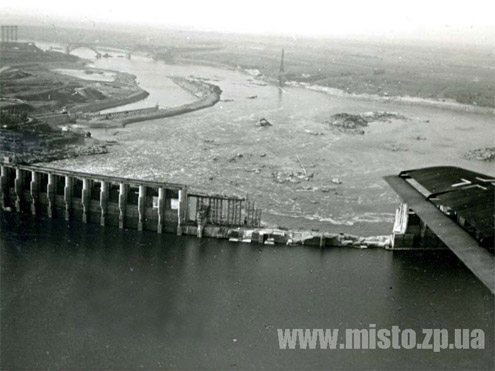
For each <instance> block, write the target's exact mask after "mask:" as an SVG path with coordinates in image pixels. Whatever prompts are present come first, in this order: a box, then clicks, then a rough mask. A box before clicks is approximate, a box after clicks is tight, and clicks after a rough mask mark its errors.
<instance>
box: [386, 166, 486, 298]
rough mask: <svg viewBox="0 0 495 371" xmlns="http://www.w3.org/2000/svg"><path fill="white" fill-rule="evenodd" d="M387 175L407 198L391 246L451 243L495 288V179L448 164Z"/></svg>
mask: <svg viewBox="0 0 495 371" xmlns="http://www.w3.org/2000/svg"><path fill="white" fill-rule="evenodd" d="M385 180H386V181H387V182H388V183H389V184H390V185H391V186H392V188H393V189H394V190H395V191H396V192H397V194H398V195H399V196H400V197H401V198H402V200H403V201H404V203H403V204H402V205H401V207H400V208H399V210H398V211H397V213H396V220H395V225H394V230H393V236H392V237H393V239H392V248H393V249H401V248H424V247H427V248H430V247H440V246H443V247H448V248H449V249H451V250H452V251H453V252H454V253H455V254H456V255H457V257H458V258H459V259H460V260H461V261H462V262H463V263H464V264H465V265H466V266H467V267H468V268H469V269H470V270H471V271H472V272H473V273H474V274H475V275H476V276H477V277H478V278H479V279H480V280H481V281H482V282H483V283H484V284H485V285H486V286H487V287H488V288H489V289H490V290H491V291H492V292H493V293H495V255H494V253H493V250H494V245H495V179H494V178H493V177H490V176H487V175H484V174H480V173H476V172H473V171H469V170H465V169H462V168H458V167H448V166H445V167H430V168H424V169H415V170H407V171H403V172H401V173H400V174H399V175H398V176H388V177H385Z"/></svg>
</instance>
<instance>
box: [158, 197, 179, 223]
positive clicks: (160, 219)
mask: <svg viewBox="0 0 495 371" xmlns="http://www.w3.org/2000/svg"><path fill="white" fill-rule="evenodd" d="M164 218H165V189H163V187H160V188H158V224H157V226H156V231H157V233H162V232H163V224H164ZM177 233H179V228H177Z"/></svg>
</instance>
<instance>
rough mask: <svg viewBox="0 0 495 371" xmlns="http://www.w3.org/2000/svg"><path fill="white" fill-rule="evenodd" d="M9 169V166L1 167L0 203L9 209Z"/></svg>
mask: <svg viewBox="0 0 495 371" xmlns="http://www.w3.org/2000/svg"><path fill="white" fill-rule="evenodd" d="M8 171H9V168H8V167H7V166H0V193H1V194H0V197H1V198H0V201H1V203H2V205H1V206H3V207H7V203H8V198H9V197H8V196H9V195H8V187H7V172H8Z"/></svg>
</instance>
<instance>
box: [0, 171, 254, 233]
mask: <svg viewBox="0 0 495 371" xmlns="http://www.w3.org/2000/svg"><path fill="white" fill-rule="evenodd" d="M0 170H1V172H0V207H1V208H2V209H3V210H7V211H15V212H19V213H31V214H33V215H40V216H46V217H49V218H57V217H59V218H65V220H67V221H68V220H71V219H73V220H81V221H83V222H84V223H97V224H100V225H101V226H115V227H119V228H131V229H138V230H150V231H156V232H158V233H162V232H169V233H177V234H183V233H185V234H192V235H197V236H198V237H203V236H216V237H224V236H223V235H227V233H228V230H229V229H230V228H236V227H247V228H256V227H259V226H260V222H261V210H260V209H257V208H256V207H255V205H254V203H253V202H250V201H249V200H247V199H245V198H239V197H234V196H224V195H209V194H202V193H189V192H188V188H187V186H186V185H183V184H175V183H165V182H154V181H148V180H140V179H129V178H119V177H113V176H104V175H99V174H88V173H80V172H73V171H65V170H59V169H53V168H48V167H42V166H35V165H15V164H4V163H2V164H0Z"/></svg>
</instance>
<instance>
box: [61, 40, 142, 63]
mask: <svg viewBox="0 0 495 371" xmlns="http://www.w3.org/2000/svg"><path fill="white" fill-rule="evenodd" d="M79 48H87V49H90V50H92V51H94V52H95V53H96V58H101V57H102V54H101V53H100V51H99V50H98V49H97V47H96V45H94V44H89V43H70V44H67V46H66V47H65V54H70V53H72V52H73V51H74V50H76V49H79ZM131 53H132V51H131V50H124V54H125V57H126V58H127V59H131Z"/></svg>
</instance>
